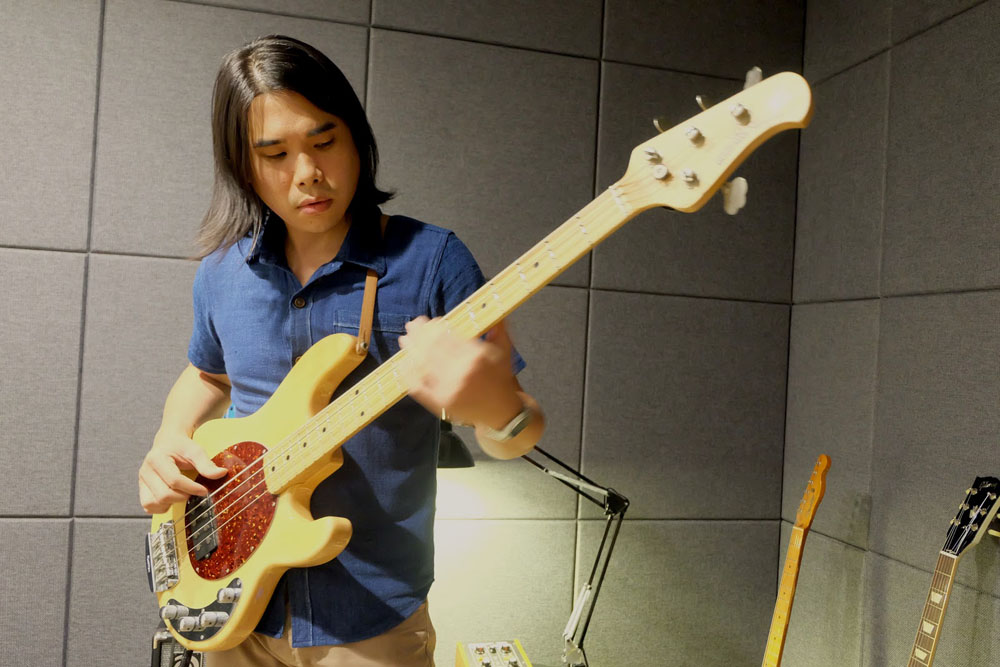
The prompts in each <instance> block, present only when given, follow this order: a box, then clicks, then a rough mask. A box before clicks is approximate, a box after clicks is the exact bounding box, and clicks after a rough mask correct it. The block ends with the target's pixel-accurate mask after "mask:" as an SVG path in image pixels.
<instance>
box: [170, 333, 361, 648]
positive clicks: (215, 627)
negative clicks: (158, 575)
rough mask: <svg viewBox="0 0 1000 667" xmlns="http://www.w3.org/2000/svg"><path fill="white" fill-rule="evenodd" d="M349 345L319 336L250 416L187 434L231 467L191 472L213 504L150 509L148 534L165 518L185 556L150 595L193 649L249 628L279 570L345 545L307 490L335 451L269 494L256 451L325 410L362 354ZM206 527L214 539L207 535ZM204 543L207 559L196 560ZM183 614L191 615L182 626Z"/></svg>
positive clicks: (235, 639)
mask: <svg viewBox="0 0 1000 667" xmlns="http://www.w3.org/2000/svg"><path fill="white" fill-rule="evenodd" d="M355 342H356V339H355V338H354V337H353V336H349V335H347V334H334V335H332V336H327V337H326V338H324V339H322V340H320V341H319V342H317V343H316V344H315V345H313V346H312V347H311V348H310V349H309V350H308V352H307V353H306V354H305V355H303V357H302V359H301V360H300V361H299V363H297V364H296V365H295V366H294V367H293V368H292V371H291V372H290V373H289V374H288V375H287V376H286V377H285V379H284V380H283V381H282V383H281V385H280V386H279V387H278V389H277V390H276V391H275V393H274V394H273V396H272V397H271V398H270V399H269V400H268V401H267V403H266V404H265V405H264V406H263V407H261V409H260V410H258V411H257V412H256V413H254V414H253V415H250V416H249V417H242V418H237V419H215V420H212V421H209V422H206V423H205V424H203V425H202V426H201V427H200V428H199V429H198V430H197V431H196V432H195V434H194V436H193V439H194V440H195V441H196V442H197V443H198V444H199V445H201V446H202V447H203V448H204V449H205V451H206V453H208V455H209V456H210V457H212V459H213V461H214V462H215V463H216V465H219V466H222V467H224V468H228V469H229V470H230V472H229V474H228V475H227V476H226V477H224V478H222V479H219V480H210V479H207V478H205V477H198V482H199V483H201V484H204V485H205V486H207V487H208V489H209V491H210V492H213V491H215V492H216V493H218V489H224V491H223V492H222V493H221V495H219V496H218V500H217V501H216V505H217V507H216V508H215V509H212V510H210V509H208V508H207V507H203V506H202V505H200V504H199V501H200V500H201V499H200V498H192V499H191V500H190V501H189V502H188V503H187V504H184V503H176V504H174V505H173V506H172V507H171V509H170V511H169V512H166V513H164V514H158V515H154V517H153V524H152V533H151V535H156V534H157V533H158V531H159V530H160V529H161V526H164V524H165V523H166V524H168V525H171V526H173V532H174V533H175V541H176V544H178V545H187V546H188V549H189V551H188V553H187V554H183V553H182V554H181V555H179V557H178V558H177V566H178V567H177V570H178V572H177V577H176V578H177V583H176V585H174V586H172V587H170V588H169V589H168V590H163V591H159V592H157V594H156V595H157V599H158V601H159V603H160V608H161V610H164V609H165V610H166V617H167V620H170V621H173V622H174V624H175V625H177V626H178V628H179V629H181V626H182V625H183V626H184V627H183V629H181V632H183V634H184V635H186V637H185V638H186V639H188V640H193V641H196V642H197V646H198V650H204V651H214V650H222V649H226V648H230V647H233V646H236V645H237V644H239V643H240V642H241V641H242V640H243V639H244V638H246V636H247V635H248V634H249V633H250V632H251V631H252V630H253V628H254V627H255V626H256V625H257V622H258V621H259V620H260V617H261V615H262V614H263V613H264V609H265V607H266V606H267V603H268V601H269V600H270V598H271V594H272V593H273V591H274V588H275V586H276V585H277V583H278V579H279V578H280V577H281V575H282V574H283V573H284V572H285V571H286V570H287V569H289V568H292V567H307V566H310V565H317V564H319V563H325V562H326V561H329V560H331V559H333V558H335V557H336V556H337V555H338V554H339V553H340V552H341V551H342V550H343V549H344V547H346V546H347V543H348V541H349V540H350V538H351V523H350V521H348V520H347V519H343V518H340V517H324V518H321V519H313V518H312V515H311V513H310V511H309V500H310V497H311V496H312V493H313V490H314V489H315V488H316V486H317V485H318V484H319V483H320V482H321V481H323V480H324V479H326V478H327V477H328V476H330V475H331V474H333V473H334V472H335V471H336V470H337V469H338V468H339V467H340V466H341V464H342V463H343V454H342V453H341V451H340V448H339V447H335V448H332V449H330V450H329V451H328V453H327V454H326V455H325V456H324V457H322V458H321V460H318V461H316V462H315V463H313V464H312V465H311V466H310V467H309V468H308V469H307V470H305V471H303V472H304V474H301V473H300V475H299V476H298V477H299V479H301V481H298V480H297V481H296V482H295V483H293V484H290V485H288V486H287V488H286V489H285V490H284V492H282V493H280V494H274V493H272V490H271V488H270V487H271V486H272V484H271V482H270V481H269V474H268V473H269V472H271V471H270V469H269V468H267V467H266V466H264V465H263V463H264V459H262V458H261V457H262V455H263V454H264V453H265V452H270V451H273V450H274V447H275V445H278V443H282V442H284V441H286V440H287V438H288V436H289V435H291V434H293V433H295V431H296V430H297V429H298V428H299V427H301V426H302V425H303V424H305V423H307V422H308V421H309V420H310V419H312V418H313V417H314V416H315V415H316V413H317V412H319V411H320V410H321V409H322V408H324V407H326V406H327V404H328V403H329V402H330V397H331V395H332V394H333V391H334V389H335V388H336V387H337V386H338V385H339V384H340V382H341V380H343V378H344V377H346V376H347V375H348V374H349V373H350V372H351V371H353V370H354V369H355V368H356V367H357V366H358V364H359V363H360V362H361V361H362V359H363V357H361V356H358V355H357V354H355V352H354V347H355ZM306 447H308V442H307V444H306ZM255 459H257V460H256V461H255ZM275 469H276V470H277V469H278V468H277V466H275ZM227 483H228V486H227ZM279 483H280V481H279ZM209 513H210V514H209ZM185 514H187V517H185ZM205 515H208V516H205ZM209 519H211V521H210V520H209ZM209 526H214V530H209V529H207V528H206V527H209ZM189 528H190V530H188V529H189ZM212 532H215V533H217V536H214V537H210V533H212ZM199 542H201V544H199ZM209 547H211V550H212V552H211V554H209V555H208V556H207V557H206V558H204V559H202V560H199V559H198V558H197V557H196V556H195V554H199V553H201V552H203V551H204V552H207V551H209ZM161 562H162V561H161ZM150 564H152V563H150ZM236 591H239V592H236ZM220 598H221V599H220ZM162 613H164V612H163V611H161V614H162ZM220 614H225V616H224V617H223V616H220ZM213 615H214V616H213ZM183 619H189V620H187V621H185V622H183V624H182V621H183ZM205 621H209V623H205ZM187 626H191V629H190V630H188V629H187Z"/></svg>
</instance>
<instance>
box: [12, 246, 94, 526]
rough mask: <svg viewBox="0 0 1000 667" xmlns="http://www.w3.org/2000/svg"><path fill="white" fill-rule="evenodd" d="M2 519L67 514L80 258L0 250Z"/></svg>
mask: <svg viewBox="0 0 1000 667" xmlns="http://www.w3.org/2000/svg"><path fill="white" fill-rule="evenodd" d="M0 267H2V269H0V276H2V277H3V284H4V289H3V290H2V291H0V312H2V313H3V314H4V315H3V318H2V319H0V349H2V350H3V351H4V355H3V357H4V360H3V372H2V373H0V423H2V424H3V425H4V427H3V438H2V439H0V458H2V460H3V462H4V477H5V478H6V481H5V483H4V484H2V485H0V508H2V512H3V513H4V514H34V515H49V516H51V515H59V514H61V515H67V514H69V512H70V487H71V477H72V473H73V442H74V439H75V436H76V396H77V387H78V382H79V370H80V309H81V308H82V307H83V274H84V256H83V255H82V254H78V253H67V252H44V251H38V250H8V249H0Z"/></svg>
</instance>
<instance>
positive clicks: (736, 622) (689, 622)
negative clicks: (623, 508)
mask: <svg viewBox="0 0 1000 667" xmlns="http://www.w3.org/2000/svg"><path fill="white" fill-rule="evenodd" d="M711 495H712V494H710V493H706V497H711ZM603 531H604V522H603V521H582V522H580V534H579V541H578V547H577V568H576V571H577V577H576V578H577V590H579V586H580V585H582V584H583V583H584V582H585V581H586V580H587V577H588V576H589V575H590V570H591V568H592V567H593V564H594V556H595V554H596V552H597V547H598V545H599V543H600V540H601V535H602V534H603ZM778 532H779V531H778V523H777V522H776V521H629V520H626V521H625V522H624V525H623V526H622V529H621V533H620V535H619V538H618V543H617V544H616V546H615V550H614V552H613V553H612V557H611V562H610V563H609V565H608V574H607V577H606V578H605V580H604V586H603V588H602V589H601V593H600V596H599V597H598V599H597V603H596V607H595V609H594V616H593V619H592V622H591V624H590V628H589V630H588V632H587V636H586V638H585V641H584V648H585V649H586V650H587V657H588V658H589V659H590V664H591V665H594V667H597V666H598V665H609V666H611V665H685V666H690V667H695V666H697V667H732V666H733V665H755V664H757V662H759V661H760V658H761V656H763V655H764V643H765V641H766V637H767V629H768V625H769V623H770V620H771V607H772V605H773V604H774V594H775V590H776V589H775V578H774V572H775V570H776V569H777V558H778ZM554 664H558V663H553V665H554Z"/></svg>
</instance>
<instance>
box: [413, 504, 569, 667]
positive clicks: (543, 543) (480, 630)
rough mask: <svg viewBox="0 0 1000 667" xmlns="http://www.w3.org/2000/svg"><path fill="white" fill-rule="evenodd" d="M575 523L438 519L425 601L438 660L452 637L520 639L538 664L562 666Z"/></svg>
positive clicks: (448, 655) (450, 649)
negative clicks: (432, 577) (431, 575)
mask: <svg viewBox="0 0 1000 667" xmlns="http://www.w3.org/2000/svg"><path fill="white" fill-rule="evenodd" d="M575 537H576V528H575V523H574V522H573V521H438V522H437V523H436V524H435V529H434V541H435V556H434V569H435V581H434V586H433V587H432V588H431V593H430V596H429V598H428V600H429V605H430V613H431V619H432V620H433V621H434V628H435V630H436V631H437V650H436V651H435V660H436V662H437V664H438V665H442V666H444V665H453V664H454V661H455V645H456V643H457V642H462V643H469V642H483V641H497V640H510V639H519V640H521V643H522V644H523V645H524V648H525V650H526V651H527V653H528V657H529V658H530V660H531V661H532V663H533V664H535V665H536V667H542V664H546V665H558V664H560V661H559V656H560V654H561V651H562V631H563V627H564V626H565V625H566V619H568V618H569V614H570V610H571V599H570V596H571V592H572V587H573V544H574V540H575Z"/></svg>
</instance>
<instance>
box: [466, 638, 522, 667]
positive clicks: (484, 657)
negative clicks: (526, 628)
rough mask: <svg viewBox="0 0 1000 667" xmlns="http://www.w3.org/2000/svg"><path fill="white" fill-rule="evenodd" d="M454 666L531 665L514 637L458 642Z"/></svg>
mask: <svg viewBox="0 0 1000 667" xmlns="http://www.w3.org/2000/svg"><path fill="white" fill-rule="evenodd" d="M455 667H531V661H530V660H528V656H527V655H525V653H524V647H523V646H521V642H520V641H518V640H516V639H511V640H504V641H496V642H469V643H468V644H462V643H461V642H460V643H459V644H458V652H457V654H456V656H455Z"/></svg>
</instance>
